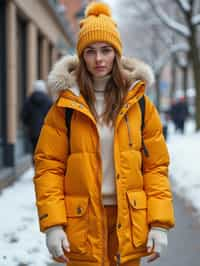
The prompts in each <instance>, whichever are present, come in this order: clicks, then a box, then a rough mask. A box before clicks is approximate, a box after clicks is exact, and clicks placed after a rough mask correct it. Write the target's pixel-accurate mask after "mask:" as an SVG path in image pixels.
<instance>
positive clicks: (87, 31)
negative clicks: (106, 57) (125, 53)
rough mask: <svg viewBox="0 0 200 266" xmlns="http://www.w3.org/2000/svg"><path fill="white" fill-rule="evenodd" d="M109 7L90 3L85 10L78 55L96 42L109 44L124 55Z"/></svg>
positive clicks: (98, 3) (81, 22) (78, 42)
mask: <svg viewBox="0 0 200 266" xmlns="http://www.w3.org/2000/svg"><path fill="white" fill-rule="evenodd" d="M111 16H112V15H111V10H110V8H109V6H108V5H107V4H105V3H101V2H92V3H90V4H89V5H88V6H87V8H86V10H85V18H84V19H82V20H81V21H80V31H79V35H78V41H77V54H78V56H80V55H81V54H82V52H83V50H84V49H85V48H86V47H87V46H88V45H90V44H92V43H95V42H107V43H109V44H110V45H112V46H113V47H114V48H115V49H116V51H117V52H118V53H119V55H120V56H121V55H122V42H121V38H120V33H119V31H118V28H117V24H116V23H115V21H114V20H113V19H112V17H111Z"/></svg>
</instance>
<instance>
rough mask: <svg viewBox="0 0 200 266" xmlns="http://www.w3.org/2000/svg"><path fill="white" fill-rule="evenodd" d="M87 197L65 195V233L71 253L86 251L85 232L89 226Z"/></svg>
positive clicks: (86, 232)
mask: <svg viewBox="0 0 200 266" xmlns="http://www.w3.org/2000/svg"><path fill="white" fill-rule="evenodd" d="M88 202H89V198H88V197H74V196H66V197H65V206H66V213H67V226H66V229H65V230H66V233H67V237H68V239H69V242H70V250H71V252H72V253H79V254H85V253H88V251H89V250H88V249H89V247H88V243H87V234H88V227H89V213H88Z"/></svg>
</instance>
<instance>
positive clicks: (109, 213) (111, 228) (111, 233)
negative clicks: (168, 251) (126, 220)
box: [104, 206, 140, 266]
mask: <svg viewBox="0 0 200 266" xmlns="http://www.w3.org/2000/svg"><path fill="white" fill-rule="evenodd" d="M104 210H105V212H104V214H105V215H104V219H105V220H104V222H105V226H106V228H107V232H108V233H107V239H106V243H107V248H106V253H107V254H106V263H105V266H116V261H115V260H114V257H115V256H116V254H117V251H118V241H117V233H116V222H117V207H113V206H105V208H104ZM120 266H140V259H137V260H133V261H130V262H127V263H124V264H120Z"/></svg>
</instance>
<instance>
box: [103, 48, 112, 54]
mask: <svg viewBox="0 0 200 266" xmlns="http://www.w3.org/2000/svg"><path fill="white" fill-rule="evenodd" d="M110 52H112V49H110V48H107V49H103V53H104V54H107V53H110Z"/></svg>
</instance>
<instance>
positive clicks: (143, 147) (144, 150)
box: [142, 139, 149, 157]
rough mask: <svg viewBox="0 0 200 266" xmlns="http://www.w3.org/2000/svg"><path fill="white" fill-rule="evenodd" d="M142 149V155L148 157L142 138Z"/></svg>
mask: <svg viewBox="0 0 200 266" xmlns="http://www.w3.org/2000/svg"><path fill="white" fill-rule="evenodd" d="M142 150H143V152H144V155H145V156H146V157H149V152H148V150H147V148H146V146H145V144H144V141H143V139H142Z"/></svg>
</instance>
